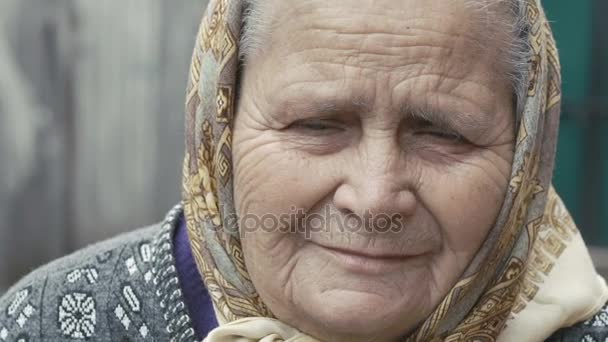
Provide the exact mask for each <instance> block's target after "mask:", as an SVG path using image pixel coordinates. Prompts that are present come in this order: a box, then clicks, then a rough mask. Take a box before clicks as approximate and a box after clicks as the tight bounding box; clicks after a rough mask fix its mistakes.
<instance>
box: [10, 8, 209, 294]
mask: <svg viewBox="0 0 608 342" xmlns="http://www.w3.org/2000/svg"><path fill="white" fill-rule="evenodd" d="M206 2H207V1H206V0H176V1H169V0H128V1H119V0H103V1H91V0H1V1H0V293H1V291H2V289H3V288H4V289H6V287H7V286H9V285H10V284H11V283H13V282H14V281H15V280H16V279H18V278H19V277H21V276H23V275H24V274H25V273H27V272H28V271H30V270H32V269H33V268H35V267H37V266H39V265H41V264H43V263H45V262H47V261H49V260H50V259H53V258H56V257H59V256H61V255H64V254H66V253H68V252H70V251H73V250H75V249H77V248H80V247H82V246H85V245H87V244H89V243H92V242H94V241H98V240H101V239H105V238H107V237H110V236H113V235H116V234H118V233H120V232H123V231H126V230H131V229H133V228H137V227H138V226H142V225H145V224H149V223H152V222H155V221H158V220H160V219H161V218H162V217H163V215H164V212H165V211H166V210H167V209H169V208H170V207H171V206H172V205H173V204H175V203H176V202H177V201H178V200H179V189H180V175H181V159H182V156H183V151H182V150H183V137H182V136H183V114H182V113H183V99H184V90H185V85H186V79H187V71H188V65H189V61H190V55H191V52H192V47H193V45H194V38H195V35H196V29H197V27H198V23H199V20H200V16H201V14H202V13H203V11H204V8H205V6H206Z"/></svg>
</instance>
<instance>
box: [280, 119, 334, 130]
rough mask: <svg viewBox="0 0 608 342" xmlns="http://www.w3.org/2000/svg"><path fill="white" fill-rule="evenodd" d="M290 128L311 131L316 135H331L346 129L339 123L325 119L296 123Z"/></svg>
mask: <svg viewBox="0 0 608 342" xmlns="http://www.w3.org/2000/svg"><path fill="white" fill-rule="evenodd" d="M288 128H291V129H296V130H300V131H310V132H314V133H330V132H336V131H342V130H343V129H344V127H343V125H341V124H340V123H338V122H335V121H334V120H323V119H314V120H301V121H296V122H294V123H292V124H291V125H289V127H288Z"/></svg>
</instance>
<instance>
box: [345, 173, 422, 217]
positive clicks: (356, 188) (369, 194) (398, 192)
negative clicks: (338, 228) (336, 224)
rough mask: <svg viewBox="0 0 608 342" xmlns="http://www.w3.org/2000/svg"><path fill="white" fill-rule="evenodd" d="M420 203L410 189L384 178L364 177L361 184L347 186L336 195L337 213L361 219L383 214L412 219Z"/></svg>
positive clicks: (347, 183)
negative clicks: (410, 217) (344, 213)
mask: <svg viewBox="0 0 608 342" xmlns="http://www.w3.org/2000/svg"><path fill="white" fill-rule="evenodd" d="M416 202H417V200H416V196H415V193H414V192H413V190H412V189H411V188H410V187H408V186H407V185H406V184H403V185H400V184H399V183H397V182H395V181H394V180H391V179H388V177H382V176H376V177H365V176H362V177H361V179H360V180H359V181H355V182H346V183H343V184H341V185H340V186H339V187H338V188H337V189H336V192H335V194H334V205H335V206H336V207H337V209H339V210H341V211H345V212H349V213H350V212H352V213H354V214H355V215H357V216H360V217H364V216H365V215H379V214H384V215H389V216H392V215H400V216H401V217H407V216H411V215H413V214H414V212H415V209H416Z"/></svg>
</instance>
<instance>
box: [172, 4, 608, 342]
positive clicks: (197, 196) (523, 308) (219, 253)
mask: <svg viewBox="0 0 608 342" xmlns="http://www.w3.org/2000/svg"><path fill="white" fill-rule="evenodd" d="M242 2H243V1H242V0H211V1H210V2H209V5H208V8H207V11H206V14H205V16H204V17H203V19H202V23H201V26H200V31H199V33H198V36H197V41H196V47H195V49H194V53H193V56H192V64H191V69H190V80H189V85H188V88H187V100H186V157H185V162H184V169H183V202H184V212H185V217H186V221H187V227H188V235H189V238H190V241H191V248H192V251H193V254H194V256H195V260H196V263H197V266H198V269H199V272H200V275H201V277H202V279H203V281H204V283H205V285H206V287H207V289H208V291H209V294H210V295H211V298H212V300H213V303H214V308H215V311H216V315H217V318H218V321H219V322H220V323H221V326H220V327H219V328H217V329H216V330H215V331H213V332H212V333H211V334H210V335H209V336H208V338H207V340H209V341H232V340H236V338H237V337H238V338H241V339H242V340H243V341H258V340H259V341H280V340H286V341H295V340H298V341H300V340H302V341H303V340H310V341H314V339H313V338H312V337H310V336H307V335H305V334H303V333H300V332H298V331H297V329H296V327H289V326H287V325H286V324H284V323H282V322H280V321H278V320H276V319H273V315H272V313H271V312H270V310H269V309H268V307H267V306H266V305H265V304H264V303H263V302H262V300H261V299H260V297H259V295H258V294H257V292H256V290H255V287H254V285H253V283H252V282H251V279H250V277H249V275H248V272H247V268H246V266H245V262H244V260H243V251H242V247H241V243H240V237H239V233H238V227H235V224H236V223H235V222H228V220H227V219H226V218H229V217H235V208H234V202H233V185H232V183H233V179H232V177H233V172H232V171H233V170H232V167H233V166H232V150H231V149H232V146H231V145H232V143H231V142H232V124H233V120H234V115H235V99H236V92H237V91H238V90H239V89H238V87H237V78H238V71H239V70H238V68H239V57H238V43H239V40H240V38H239V36H240V34H241V24H242V10H243V8H242V7H243V3H242ZM525 6H526V13H527V15H526V20H527V26H528V30H527V32H526V34H527V35H528V37H527V39H528V42H529V44H530V46H531V47H532V52H533V54H532V56H531V58H530V60H529V61H528V66H529V70H528V75H527V94H526V97H525V99H524V105H523V114H522V116H521V118H520V119H519V121H518V127H519V128H518V132H517V139H516V147H515V152H514V159H513V163H512V171H511V177H510V181H509V184H508V190H507V192H506V196H505V200H504V203H503V206H502V208H501V210H500V213H499V215H498V218H497V220H496V222H495V225H494V226H493V227H492V228H491V230H490V232H489V233H488V235H487V238H486V240H485V241H484V242H483V245H482V247H481V248H480V250H479V251H478V253H477V254H476V255H475V256H474V258H473V259H472V261H471V262H470V264H469V265H468V267H467V268H466V270H465V272H464V273H463V274H462V276H461V277H460V279H459V280H458V281H457V283H456V284H455V285H454V287H453V288H452V289H451V290H450V291H449V293H448V294H447V295H446V296H445V298H444V299H443V300H442V301H441V302H440V304H439V305H438V306H437V307H436V309H435V310H434V312H433V313H432V314H431V315H430V316H429V317H428V318H427V319H426V320H425V321H424V322H423V323H422V324H421V325H420V326H418V328H417V329H416V330H415V331H414V332H413V333H412V334H411V335H410V336H409V337H408V338H407V340H408V341H439V340H443V341H463V340H466V341H541V340H544V339H545V338H546V337H548V336H550V335H551V334H552V333H553V332H554V331H556V330H558V329H559V328H561V327H565V326H569V325H572V324H574V323H576V322H579V321H582V320H585V319H587V318H589V317H590V316H592V315H593V314H594V313H596V312H597V311H598V310H599V309H600V308H601V306H602V305H603V304H604V303H605V302H606V300H607V299H608V289H607V287H606V284H605V281H604V279H603V278H601V277H600V276H599V275H597V273H596V271H595V269H594V267H593V264H592V261H591V258H590V256H589V253H588V251H587V249H586V247H585V244H584V242H583V240H582V238H581V236H580V233H579V232H578V230H577V228H576V226H575V224H574V222H573V221H572V218H571V217H570V215H569V213H568V211H567V210H566V208H565V207H564V204H563V203H562V201H561V199H560V198H559V196H558V195H557V194H556V192H555V190H554V189H553V187H552V185H551V177H552V172H553V165H554V160H555V149H556V141H557V131H558V124H559V115H560V101H561V80H560V66H559V60H558V55H557V49H556V46H555V42H554V39H553V36H552V33H551V29H550V27H549V23H548V21H547V19H546V17H545V14H544V12H543V9H542V7H541V4H540V0H527V1H526V5H525ZM220 204H221V205H220Z"/></svg>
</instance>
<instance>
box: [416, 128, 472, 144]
mask: <svg viewBox="0 0 608 342" xmlns="http://www.w3.org/2000/svg"><path fill="white" fill-rule="evenodd" d="M418 134H419V135H428V136H431V137H433V138H438V139H441V140H445V141H446V142H454V143H463V142H465V138H464V137H463V136H462V135H461V134H458V133H456V132H447V131H441V130H425V131H420V132H418Z"/></svg>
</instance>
